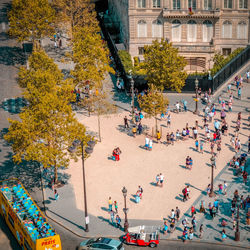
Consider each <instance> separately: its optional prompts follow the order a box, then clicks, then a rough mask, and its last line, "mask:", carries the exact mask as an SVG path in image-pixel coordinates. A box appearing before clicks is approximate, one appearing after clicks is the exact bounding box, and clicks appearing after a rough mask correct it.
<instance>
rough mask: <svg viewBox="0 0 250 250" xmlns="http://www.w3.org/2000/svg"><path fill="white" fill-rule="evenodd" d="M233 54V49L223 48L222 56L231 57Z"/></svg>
mask: <svg viewBox="0 0 250 250" xmlns="http://www.w3.org/2000/svg"><path fill="white" fill-rule="evenodd" d="M230 54H231V48H222V55H223V56H229V55H230Z"/></svg>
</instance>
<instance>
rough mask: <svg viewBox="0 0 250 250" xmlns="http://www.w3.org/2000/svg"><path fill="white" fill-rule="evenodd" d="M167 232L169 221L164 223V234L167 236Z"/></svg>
mask: <svg viewBox="0 0 250 250" xmlns="http://www.w3.org/2000/svg"><path fill="white" fill-rule="evenodd" d="M167 232H168V225H167V221H166V220H164V223H163V233H164V234H167Z"/></svg>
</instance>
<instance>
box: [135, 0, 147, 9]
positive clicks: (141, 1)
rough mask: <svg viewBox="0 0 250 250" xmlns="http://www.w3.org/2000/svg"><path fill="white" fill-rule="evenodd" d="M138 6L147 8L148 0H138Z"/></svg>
mask: <svg viewBox="0 0 250 250" xmlns="http://www.w3.org/2000/svg"><path fill="white" fill-rule="evenodd" d="M137 7H138V8H146V0H137Z"/></svg>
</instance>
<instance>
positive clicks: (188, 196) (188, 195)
mask: <svg viewBox="0 0 250 250" xmlns="http://www.w3.org/2000/svg"><path fill="white" fill-rule="evenodd" d="M187 198H188V199H190V188H189V185H187Z"/></svg>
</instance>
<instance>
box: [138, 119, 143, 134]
mask: <svg viewBox="0 0 250 250" xmlns="http://www.w3.org/2000/svg"><path fill="white" fill-rule="evenodd" d="M138 133H139V135H141V133H142V125H141V122H139V124H138Z"/></svg>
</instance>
